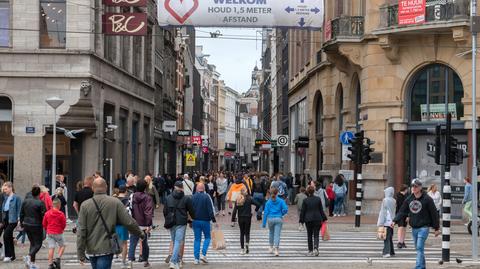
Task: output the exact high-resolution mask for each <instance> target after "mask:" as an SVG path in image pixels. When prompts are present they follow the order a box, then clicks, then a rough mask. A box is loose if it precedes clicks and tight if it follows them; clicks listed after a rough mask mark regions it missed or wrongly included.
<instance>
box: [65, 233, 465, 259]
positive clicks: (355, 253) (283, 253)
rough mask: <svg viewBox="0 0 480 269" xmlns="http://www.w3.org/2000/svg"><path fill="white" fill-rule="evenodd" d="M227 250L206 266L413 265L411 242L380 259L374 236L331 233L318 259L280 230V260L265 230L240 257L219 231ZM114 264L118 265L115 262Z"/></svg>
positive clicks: (162, 239)
mask: <svg viewBox="0 0 480 269" xmlns="http://www.w3.org/2000/svg"><path fill="white" fill-rule="evenodd" d="M223 232H224V234H225V241H226V245H227V248H226V249H224V250H219V251H217V250H214V249H212V248H210V249H209V252H208V255H207V257H208V260H209V262H210V263H225V262H228V263H258V262H270V261H277V262H282V263H355V262H366V261H367V258H370V259H371V260H374V261H375V262H376V263H414V262H415V258H416V252H415V249H414V247H413V242H412V240H411V239H407V240H406V244H407V246H408V248H407V249H401V250H398V249H395V251H396V255H395V256H394V257H391V258H388V259H383V258H382V249H383V241H379V240H377V239H376V238H375V236H376V233H375V232H338V233H331V238H330V240H329V241H320V246H319V252H320V255H319V256H318V257H311V256H307V235H306V231H298V230H285V229H284V230H283V231H282V236H281V241H280V248H279V249H280V256H279V257H274V256H273V254H270V253H269V252H268V246H269V243H268V242H269V241H268V230H252V231H251V236H250V237H251V239H250V253H249V254H247V255H242V254H241V249H240V240H239V231H238V230H237V229H228V230H224V231H223ZM433 240H435V239H432V238H430V239H429V241H430V242H429V241H427V246H426V247H425V255H426V259H427V262H437V261H439V260H440V259H441V257H442V255H441V252H442V250H441V246H440V245H437V246H432V245H431V244H430V243H431V241H433ZM185 242H186V245H185V246H186V247H185V253H184V259H183V260H184V262H185V263H193V231H192V230H191V229H187V235H186V239H185ZM169 244H170V235H169V233H168V232H167V231H166V230H164V229H160V230H155V231H153V233H152V235H151V237H150V239H149V246H150V258H149V261H150V263H151V264H161V263H163V262H164V260H165V257H166V256H167V254H168V250H169ZM452 257H459V258H462V259H464V260H468V258H466V257H464V256H462V255H458V253H454V252H452ZM63 260H64V261H65V265H67V266H68V265H78V261H77V258H76V255H75V254H74V253H66V254H65V255H64V259H63ZM117 263H118V261H117Z"/></svg>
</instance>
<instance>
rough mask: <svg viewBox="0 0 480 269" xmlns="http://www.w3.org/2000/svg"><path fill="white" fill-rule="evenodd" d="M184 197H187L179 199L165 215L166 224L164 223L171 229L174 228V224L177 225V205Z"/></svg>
mask: <svg viewBox="0 0 480 269" xmlns="http://www.w3.org/2000/svg"><path fill="white" fill-rule="evenodd" d="M184 198H185V197H183V198H182V199H181V200H180V201H178V202H177V203H176V204H175V206H174V207H173V209H172V208H170V207H169V208H168V213H167V215H166V216H165V224H164V225H163V227H164V228H165V229H171V228H173V226H175V224H176V222H177V206H178V204H180V203H182V201H183V199H184ZM174 200H175V199H174Z"/></svg>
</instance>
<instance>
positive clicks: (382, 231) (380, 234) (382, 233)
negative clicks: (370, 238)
mask: <svg viewBox="0 0 480 269" xmlns="http://www.w3.org/2000/svg"><path fill="white" fill-rule="evenodd" d="M385 238H387V228H385V227H378V229H377V239H378V240H385Z"/></svg>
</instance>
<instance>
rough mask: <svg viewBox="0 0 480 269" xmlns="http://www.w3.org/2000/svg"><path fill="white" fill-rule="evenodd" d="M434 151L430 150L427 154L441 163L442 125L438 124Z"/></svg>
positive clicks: (437, 162)
mask: <svg viewBox="0 0 480 269" xmlns="http://www.w3.org/2000/svg"><path fill="white" fill-rule="evenodd" d="M433 150H434V151H428V152H427V155H428V156H430V157H433V158H434V159H435V163H436V164H438V165H440V164H441V163H440V155H441V151H442V127H441V126H440V125H437V126H436V127H435V148H434V149H433Z"/></svg>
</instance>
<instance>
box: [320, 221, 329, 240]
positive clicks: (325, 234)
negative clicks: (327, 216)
mask: <svg viewBox="0 0 480 269" xmlns="http://www.w3.org/2000/svg"><path fill="white" fill-rule="evenodd" d="M320 233H321V234H322V240H323V241H328V240H330V232H329V231H328V224H327V222H324V223H322V228H321V229H320Z"/></svg>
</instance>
